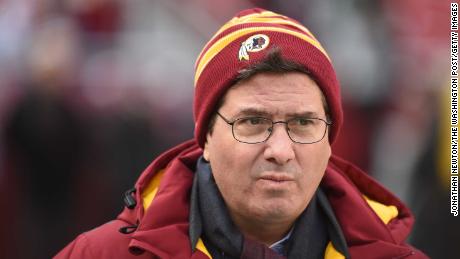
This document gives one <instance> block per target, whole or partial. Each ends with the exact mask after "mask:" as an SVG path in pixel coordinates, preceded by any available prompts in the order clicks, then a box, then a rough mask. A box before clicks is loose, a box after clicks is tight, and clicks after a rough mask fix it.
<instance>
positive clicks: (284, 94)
mask: <svg viewBox="0 0 460 259" xmlns="http://www.w3.org/2000/svg"><path fill="white" fill-rule="evenodd" d="M255 111H257V112H256V114H254V113H255ZM219 113H220V114H222V115H223V116H224V117H226V118H227V119H229V120H231V121H233V120H235V119H237V118H241V117H246V116H251V115H255V116H263V117H267V118H269V119H272V120H273V121H279V120H287V119H290V118H292V117H293V116H295V115H298V116H301V115H303V114H310V116H315V117H317V118H322V119H326V115H325V111H324V108H323V102H322V93H321V91H320V89H319V87H318V86H317V84H316V83H315V82H314V81H313V80H311V79H310V77H308V76H307V75H306V74H303V73H297V72H290V73H286V74H270V73H261V74H257V75H255V76H253V77H251V78H250V79H248V80H246V81H242V82H240V83H238V84H237V85H235V86H234V87H232V88H231V89H229V90H228V92H227V93H226V95H225V97H224V103H223V105H222V107H221V108H220V109H219ZM330 154H331V148H330V144H329V140H328V137H327V135H326V136H325V137H324V138H323V139H322V140H321V141H320V142H317V143H313V144H298V143H294V142H292V141H291V139H290V138H289V136H288V135H287V132H286V130H285V127H284V124H275V126H274V128H273V132H272V135H271V137H270V138H269V139H268V140H267V141H266V142H263V143H259V144H245V143H241V142H238V141H237V140H235V139H234V138H233V135H232V127H231V126H230V125H228V124H227V123H226V122H225V121H224V120H222V119H221V118H216V122H215V124H214V128H213V131H212V134H209V133H208V135H207V142H206V144H205V148H204V157H205V159H206V160H208V161H209V162H210V164H211V168H212V172H213V176H214V178H215V181H216V184H217V186H218V188H219V191H220V192H221V194H222V196H223V198H224V200H225V203H226V204H227V207H228V209H229V211H230V215H231V217H232V218H233V220H236V221H244V222H258V223H260V222H263V223H282V222H293V221H294V220H295V219H296V218H297V217H298V216H299V215H300V214H301V213H302V211H303V210H304V209H305V208H306V207H307V205H308V203H309V202H310V199H311V197H312V196H313V194H314V192H315V191H316V189H317V187H318V185H319V183H320V181H321V179H322V177H323V175H324V172H325V169H326V166H327V162H328V160H329V157H330Z"/></svg>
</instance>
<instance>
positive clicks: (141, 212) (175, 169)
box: [55, 140, 427, 259]
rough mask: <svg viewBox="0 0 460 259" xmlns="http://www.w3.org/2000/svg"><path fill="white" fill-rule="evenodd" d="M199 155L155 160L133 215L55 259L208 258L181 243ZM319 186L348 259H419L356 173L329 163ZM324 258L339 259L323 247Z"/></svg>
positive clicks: (406, 223) (178, 153) (402, 212)
mask: <svg viewBox="0 0 460 259" xmlns="http://www.w3.org/2000/svg"><path fill="white" fill-rule="evenodd" d="M201 154H202V150H201V149H200V148H199V147H198V146H197V145H196V143H195V141H194V140H191V141H188V142H185V143H183V144H181V145H179V146H177V147H175V148H173V149H171V150H169V151H168V152H166V153H164V154H163V155H161V156H160V157H158V158H157V159H156V160H155V161H153V163H152V164H151V165H150V166H149V167H148V168H147V169H146V170H145V171H144V172H143V173H142V175H141V176H140V178H139V179H138V181H137V183H136V185H135V188H136V192H135V194H134V198H135V201H136V205H135V207H134V208H132V209H129V208H125V209H124V210H123V212H122V213H121V214H120V215H118V217H117V219H115V220H113V221H110V222H108V223H106V224H104V225H102V226H100V227H97V228H95V229H93V230H91V231H88V232H85V233H83V234H81V235H79V236H78V237H77V238H76V239H75V240H74V241H72V242H71V243H70V244H69V245H68V246H67V247H65V248H64V249H63V250H62V251H61V252H59V254H57V255H56V256H55V258H99V259H102V258H110V259H112V258H138V259H142V258H165V259H166V258H181V259H182V258H197V259H198V258H200V259H201V258H202V259H206V258H211V256H210V255H209V253H208V251H207V250H206V247H205V246H204V244H203V242H201V240H200V241H199V242H198V244H197V247H196V249H193V250H192V248H191V247H190V240H189V237H188V230H189V223H188V218H189V200H190V190H191V187H192V180H193V175H194V169H195V165H196V161H197V159H198V158H199V157H200V156H201ZM321 186H322V189H323V191H324V192H325V193H326V195H327V197H328V199H329V202H330V204H331V206H332V209H333V211H334V213H335V216H336V218H337V220H338V222H339V224H340V226H341V228H342V231H343V234H344V235H345V239H346V242H347V245H348V250H349V253H350V255H351V257H352V258H359V259H367V258H369V259H370V258H375V259H377V258H394V259H396V258H398V259H399V258H407V259H415V258H427V257H426V256H425V255H424V254H423V253H421V252H420V251H418V250H416V249H415V248H413V247H411V246H409V245H407V244H406V243H405V239H406V238H407V236H408V234H409V232H410V230H411V227H412V224H413V221H414V219H413V216H412V214H411V212H410V211H409V210H408V208H407V207H405V206H404V204H402V202H401V201H399V200H398V199H397V198H396V197H395V196H394V195H392V194H391V193H390V192H389V191H387V190H386V189H385V188H384V187H382V186H381V185H379V184H378V183H377V182H375V181H374V180H373V179H371V178H370V177H369V176H367V175H366V174H365V173H364V172H362V171H361V170H360V169H358V168H356V167H355V166H353V165H352V164H350V163H348V162H346V161H343V160H342V159H340V158H338V157H335V156H332V157H331V159H330V161H329V165H328V167H327V169H326V174H325V176H324V178H323V180H322V182H321ZM128 197H131V198H132V196H128ZM133 201H134V200H133ZM122 232H124V233H122ZM193 251H194V252H193ZM324 258H326V259H338V258H345V257H344V256H343V255H342V254H340V253H339V252H338V251H337V250H336V249H335V248H334V247H333V245H332V243H329V245H328V246H327V248H326V250H325V255H324Z"/></svg>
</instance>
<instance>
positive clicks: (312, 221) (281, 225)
mask: <svg viewBox="0 0 460 259" xmlns="http://www.w3.org/2000/svg"><path fill="white" fill-rule="evenodd" d="M194 117H195V139H194V140H191V141H188V142H186V143H183V144H181V145H179V146H177V147H175V148H173V149H171V150H169V151H168V152H166V153H164V154H163V155H161V156H160V157H158V158H157V159H155V161H153V163H152V164H151V165H150V166H149V167H148V168H147V169H146V170H145V171H144V173H143V174H142V175H141V177H140V178H139V180H138V181H137V183H136V185H135V188H134V189H132V190H131V191H129V192H127V194H126V195H125V203H126V208H125V209H124V211H123V212H122V213H121V214H120V215H119V216H118V218H117V219H116V220H114V221H111V222H109V223H107V224H105V225H103V226H101V227H99V228H96V229H94V230H91V231H89V232H86V233H84V234H82V235H80V236H79V237H78V238H77V239H76V240H74V241H73V242H72V243H71V244H69V245H68V246H67V247H66V248H65V249H64V250H62V251H61V252H60V253H59V254H58V255H57V256H56V258H152V257H153V258H255V259H256V258H328V259H329V258H426V256H425V255H424V254H423V253H421V252H420V251H418V250H416V249H415V248H413V247H411V246H409V245H407V244H406V243H405V238H406V237H407V235H408V234H409V232H410V228H411V226H412V224H413V217H412V215H411V213H410V211H409V210H408V209H407V208H406V207H405V206H404V205H403V204H402V203H401V202H400V201H399V200H398V199H397V198H396V197H395V196H393V195H392V194H391V193H389V192H388V191H387V190H386V189H384V188H383V187H382V186H380V185H379V184H378V183H376V182H375V181H373V180H372V179H371V178H369V177H368V176H367V175H366V174H365V173H364V172H362V171H361V170H359V169H358V168H356V167H354V166H353V165H351V164H350V163H348V162H346V161H343V160H342V159H340V158H338V157H336V156H334V155H331V147H330V145H331V143H332V142H333V141H334V140H335V139H336V138H337V134H338V132H339V128H340V125H341V123H342V107H341V102H340V89H339V84H338V82H337V79H336V75H335V72H334V69H333V67H332V64H331V61H330V59H329V57H328V55H327V53H326V51H325V50H324V49H323V48H322V47H321V45H320V44H319V42H318V41H317V40H316V39H315V37H314V36H313V35H312V34H311V33H310V32H309V31H308V30H307V29H306V28H305V27H303V26H302V25H301V24H299V23H298V22H296V21H294V20H292V19H290V18H288V17H285V16H282V15H279V14H276V13H273V12H269V11H265V10H261V9H251V10H246V11H243V12H241V13H239V14H238V15H237V16H236V17H235V18H233V19H232V20H230V21H229V22H228V23H227V24H225V25H224V26H223V27H222V28H221V29H220V30H219V31H218V32H217V33H216V35H215V36H214V37H213V38H212V39H211V40H210V41H209V42H208V43H207V44H206V46H205V47H204V49H203V51H202V52H201V54H200V55H199V57H198V59H197V62H196V75H195V100H194Z"/></svg>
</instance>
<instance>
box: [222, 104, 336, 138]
mask: <svg viewBox="0 0 460 259" xmlns="http://www.w3.org/2000/svg"><path fill="white" fill-rule="evenodd" d="M216 113H217V115H219V117H220V118H222V120H224V121H225V123H227V124H228V125H230V126H232V135H233V138H234V139H235V140H236V141H238V142H241V143H245V144H260V143H264V142H265V141H267V140H268V139H269V138H270V137H271V136H272V132H273V127H274V125H275V124H280V123H281V124H285V127H284V128H285V129H286V133H287V135H288V136H289V139H291V141H292V142H294V143H298V144H314V143H317V142H320V141H321V140H323V138H324V136H326V131H327V127H329V126H331V125H332V122H330V121H327V120H325V119H321V118H308V119H316V120H321V121H323V122H324V123H325V124H326V127H325V128H324V133H323V136H322V137H321V138H320V139H319V140H317V141H314V142H299V141H295V140H293V139H292V137H291V134H289V127H288V122H289V121H291V120H294V119H297V118H292V119H289V120H287V121H273V120H271V119H268V118H265V117H261V116H247V117H241V118H237V119H234V120H233V121H230V120H229V119H227V118H225V117H224V116H223V115H222V114H220V113H219V112H216ZM248 118H260V119H264V120H269V121H271V122H272V126H271V127H270V128H269V129H272V130H271V131H270V134H268V136H267V138H266V139H265V140H263V141H258V142H245V141H241V140H239V139H238V138H237V137H236V136H235V130H234V127H233V125H235V123H236V122H237V121H239V120H244V119H248Z"/></svg>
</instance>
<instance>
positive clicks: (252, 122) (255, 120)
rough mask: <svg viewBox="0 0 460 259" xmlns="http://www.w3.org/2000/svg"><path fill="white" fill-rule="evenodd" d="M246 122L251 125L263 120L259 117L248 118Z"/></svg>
mask: <svg viewBox="0 0 460 259" xmlns="http://www.w3.org/2000/svg"><path fill="white" fill-rule="evenodd" d="M248 122H249V124H251V125H259V124H261V123H263V120H262V119H261V118H248Z"/></svg>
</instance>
